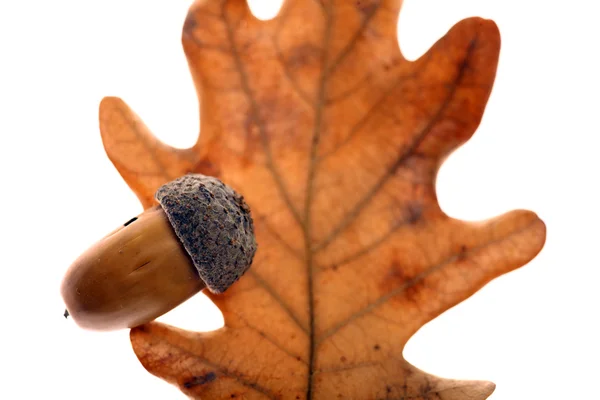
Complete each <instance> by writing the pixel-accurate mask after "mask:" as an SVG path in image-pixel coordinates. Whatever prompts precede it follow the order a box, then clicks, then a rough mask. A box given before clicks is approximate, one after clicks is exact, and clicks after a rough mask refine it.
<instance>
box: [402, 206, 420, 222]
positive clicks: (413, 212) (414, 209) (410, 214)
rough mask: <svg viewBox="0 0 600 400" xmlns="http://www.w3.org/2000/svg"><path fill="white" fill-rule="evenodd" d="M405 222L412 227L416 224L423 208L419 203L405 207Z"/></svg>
mask: <svg viewBox="0 0 600 400" xmlns="http://www.w3.org/2000/svg"><path fill="white" fill-rule="evenodd" d="M406 214H407V215H406V221H407V222H408V223H409V224H411V225H414V224H416V223H417V222H418V221H419V219H420V218H421V215H422V214H423V206H422V205H421V204H420V203H409V204H408V205H407V207H406Z"/></svg>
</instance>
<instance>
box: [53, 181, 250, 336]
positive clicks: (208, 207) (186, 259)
mask: <svg viewBox="0 0 600 400" xmlns="http://www.w3.org/2000/svg"><path fill="white" fill-rule="evenodd" d="M155 198H156V199H157V201H158V202H159V204H160V205H159V206H156V207H153V208H150V209H148V210H146V211H144V212H143V213H142V214H140V215H139V216H138V217H136V218H132V219H131V220H130V221H128V222H127V223H125V224H124V225H123V226H122V227H120V228H118V229H117V230H115V231H114V232H112V233H111V234H109V235H108V236H106V237H104V238H103V239H102V240H100V241H99V242H97V243H96V244H95V245H93V246H92V247H91V248H89V249H88V250H87V251H86V252H84V253H83V254H82V255H81V256H80V257H79V258H77V260H75V262H74V263H73V264H72V265H71V266H70V268H69V269H68V271H67V273H66V275H65V277H64V279H63V282H62V286H61V293H62V296H63V299H64V301H65V305H66V308H67V311H68V314H69V315H70V317H71V318H73V320H74V321H75V322H76V323H77V324H78V325H80V326H81V327H83V328H87V329H94V330H113V329H121V328H132V327H135V326H138V325H142V324H144V323H147V322H149V321H152V320H154V319H156V318H157V317H159V316H160V315H162V314H164V313H166V312H168V311H169V310H171V309H173V308H174V307H176V306H177V305H179V304H181V303H183V302H184V301H185V300H187V299H189V298H190V297H192V296H193V295H194V294H196V293H198V292H199V291H200V290H202V289H204V288H208V290H210V291H211V292H213V293H222V292H224V291H225V290H226V289H227V288H228V287H229V286H231V284H233V283H234V282H235V281H236V280H238V279H239V277H240V276H241V275H242V274H243V273H244V272H246V270H247V269H248V268H249V267H250V265H251V263H252V259H253V257H254V253H255V252H256V240H255V237H254V226H253V221H252V217H251V215H250V209H249V208H248V206H247V205H246V203H245V201H244V199H243V197H242V196H240V195H239V194H237V193H236V192H235V191H233V189H231V188H230V187H228V186H226V185H225V184H223V183H222V182H221V181H219V180H218V179H216V178H212V177H207V176H203V175H199V174H190V175H185V176H183V177H181V178H178V179H176V180H174V181H172V182H169V183H167V184H165V185H163V186H162V187H161V188H159V189H158V191H157V192H156V194H155Z"/></svg>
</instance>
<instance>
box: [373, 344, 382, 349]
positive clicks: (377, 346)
mask: <svg viewBox="0 0 600 400" xmlns="http://www.w3.org/2000/svg"><path fill="white" fill-rule="evenodd" d="M379 349H381V347H380V346H379V345H378V344H376V345H375V346H373V350H379Z"/></svg>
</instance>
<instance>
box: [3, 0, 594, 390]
mask: <svg viewBox="0 0 600 400" xmlns="http://www.w3.org/2000/svg"><path fill="white" fill-rule="evenodd" d="M259 3H260V2H258V1H255V2H251V5H252V7H254V10H255V11H256V12H257V13H260V15H261V16H262V17H267V16H269V15H272V14H273V13H274V12H275V11H276V10H275V6H276V3H277V4H278V3H279V2H270V4H269V7H265V4H266V3H267V1H262V3H263V4H259ZM189 4H190V0H185V1H149V0H145V1H142V0H102V1H75V0H55V1H47V0H32V1H28V2H26V1H4V0H2V1H0V174H1V182H2V189H1V192H0V207H1V208H0V210H1V212H2V217H1V219H0V229H1V233H2V236H1V238H0V249H1V255H2V257H1V265H0V268H2V275H1V276H2V277H1V278H0V296H1V300H2V307H3V308H2V315H1V320H0V321H1V322H0V323H1V327H0V382H1V383H0V398H2V399H34V398H36V399H37V398H57V399H108V398H111V399H142V398H143V399H179V398H184V397H183V395H182V394H181V393H180V392H179V391H178V390H177V389H176V388H174V387H172V386H170V385H168V384H166V383H164V382H163V381H161V380H159V379H157V378H155V377H153V376H152V375H150V374H148V373H147V372H146V371H145V370H144V369H143V367H142V366H141V365H140V364H139V363H138V361H137V359H136V358H135V356H134V354H133V352H132V350H131V348H130V345H129V339H128V332H127V331H119V332H115V333H93V332H86V331H83V330H81V329H79V328H78V327H77V326H76V325H74V324H73V323H72V322H71V321H66V320H65V319H64V318H63V317H62V313H63V305H62V303H61V299H60V296H59V292H58V290H59V285H60V281H61V278H62V275H63V273H64V271H65V269H66V268H67V267H68V265H69V264H70V263H71V261H73V259H74V258H75V257H76V256H78V255H79V254H80V253H81V252H82V251H83V250H85V249H86V248H87V247H88V246H89V245H90V244H92V243H93V242H94V241H96V240H97V239H99V238H100V237H101V236H103V235H104V234H105V233H107V232H109V231H111V230H112V229H114V228H115V227H117V226H118V225H119V224H121V223H123V222H124V221H126V220H128V219H129V218H130V217H132V216H134V215H136V214H138V213H139V212H140V211H141V206H140V205H139V203H138V201H137V199H136V197H135V196H134V195H133V194H132V193H131V192H130V191H129V189H128V187H127V186H126V185H125V183H124V182H123V181H122V179H121V178H120V176H119V175H118V173H117V172H116V170H115V169H114V167H113V166H112V164H111V163H110V162H109V160H108V159H107V157H106V156H105V154H104V151H103V148H102V144H101V141H100V135H99V132H98V123H97V109H98V103H99V101H100V99H101V98H102V97H103V96H106V95H118V96H120V97H123V98H124V99H125V100H126V101H127V102H128V103H129V104H130V105H131V106H132V107H133V109H134V110H136V111H137V112H138V113H139V114H140V115H141V116H142V118H143V119H144V120H145V121H146V123H147V124H148V125H149V126H150V128H151V129H152V130H153V131H154V132H155V134H156V135H157V136H159V137H160V138H161V139H163V140H165V141H167V142H168V143H170V144H172V145H175V146H179V147H186V146H190V145H191V144H192V143H193V142H194V141H195V138H196V135H197V133H198V126H199V123H198V118H199V117H198V111H197V107H198V104H197V99H196V97H195V92H194V88H193V86H192V82H191V78H190V76H189V73H188V67H187V64H186V61H185V58H184V55H183V52H182V50H181V46H180V30H181V25H182V23H183V20H184V17H185V14H186V11H187V8H188V6H189ZM594 4H595V3H594V2H587V3H586V2H585V1H584V0H579V1H570V2H558V1H543V2H542V1H533V0H532V1H526V2H525V1H517V0H494V1H491V0H453V1H447V0H407V1H406V2H405V6H404V10H403V13H402V16H401V18H400V28H399V33H400V38H401V39H400V42H401V47H402V49H403V51H404V53H405V54H406V55H407V56H408V57H409V58H416V57H418V56H419V55H420V54H422V53H423V52H424V51H425V50H426V49H427V48H428V47H429V46H430V45H431V44H432V43H433V42H434V41H435V40H437V39H438V38H439V37H441V36H442V35H443V34H444V33H445V32H446V31H447V30H448V29H449V28H450V27H451V26H452V25H453V24H454V23H455V22H457V21H458V20H460V19H462V18H465V17H468V16H472V15H480V16H484V17H487V18H492V19H494V20H495V21H496V22H497V23H498V25H499V27H500V30H501V33H502V42H503V44H502V53H501V58H500V66H499V70H498V76H497V80H496V84H495V88H494V91H493V93H492V96H491V99H490V101H489V104H488V108H487V111H486V114H485V117H484V119H483V122H482V124H481V126H480V128H479V130H478V132H477V133H476V135H475V136H474V138H473V139H472V140H471V141H470V142H469V143H468V144H467V145H465V146H464V147H463V148H461V149H459V150H458V151H457V152H455V153H454V154H453V155H452V156H451V157H450V158H449V159H448V161H447V162H446V164H445V165H444V166H443V167H442V170H441V173H440V179H439V183H438V191H439V195H440V201H441V205H442V207H443V208H444V210H446V211H447V212H448V213H449V214H450V215H452V216H454V217H459V218H463V219H468V220H477V219H483V218H488V217H491V216H494V215H497V214H499V213H503V212H505V211H507V210H510V209H514V208H528V209H532V210H535V211H536V212H538V213H539V215H540V216H541V217H542V218H543V219H544V220H545V222H546V223H547V226H548V239H547V243H546V247H545V249H544V250H543V252H542V253H541V254H540V255H539V257H538V258H536V259H535V261H533V262H531V263H530V264H529V265H527V266H526V267H524V268H522V269H520V270H517V271H515V272H513V273H510V274H508V275H505V276H503V277H501V278H499V279H497V280H495V281H494V282H492V283H491V284H489V285H488V286H486V287H485V288H484V289H483V290H481V291H480V292H479V293H477V294H476V295H475V296H473V297H472V298H471V299H469V300H468V301H465V302H464V303H462V304H460V305H459V306H457V307H455V308H454V309H452V310H450V311H448V312H446V313H445V314H444V315H442V316H441V317H439V318H438V319H437V320H435V321H433V322H432V323H430V324H428V325H427V326H425V327H424V328H423V329H422V330H421V331H420V332H419V333H418V334H417V335H416V336H415V337H414V338H413V339H412V340H411V341H410V342H409V344H408V346H407V348H406V352H405V355H406V357H407V359H408V360H409V361H411V362H412V363H414V364H415V365H416V366H418V367H420V368H422V369H424V370H427V371H429V372H431V373H435V374H438V375H442V376H447V377H453V378H465V379H485V380H491V381H494V382H495V383H496V384H497V385H498V387H497V389H496V392H495V394H494V395H493V396H492V397H491V398H492V399H494V400H500V399H502V400H504V399H507V400H508V399H510V400H518V399H567V398H568V399H575V398H590V399H591V398H600V397H599V396H600V394H598V391H597V382H598V379H599V378H598V374H599V372H600V367H599V361H598V360H599V359H600V346H599V344H598V341H599V338H600V329H599V328H598V319H599V312H598V306H600V294H599V291H598V290H597V286H598V278H599V274H598V268H599V267H600V265H599V262H598V256H597V254H598V252H597V249H598V247H599V243H598V242H599V240H600V235H599V234H598V226H599V225H598V224H599V223H600V218H599V216H598V215H599V214H598V208H597V207H598V205H599V204H600V196H599V195H598V186H599V185H600V180H599V179H598V173H599V172H600V162H599V161H598V158H597V154H598V141H597V138H598V134H599V133H600V128H599V127H598V115H600V100H599V98H598V93H599V91H600V80H599V78H598V71H600V62H599V60H598V58H597V54H598V52H599V51H600V45H599V44H598V39H600V28H598V26H599V25H598V24H597V20H596V17H597V15H598V14H597V12H596V11H595V8H594V7H595V6H594ZM162 320H165V321H168V322H170V323H173V324H175V325H179V326H184V327H190V328H192V329H213V328H217V327H218V326H220V324H222V319H221V317H220V313H219V312H218V311H217V310H216V309H215V307H214V306H212V305H211V304H209V302H208V301H207V300H206V299H205V298H204V297H203V296H202V295H199V296H197V297H196V298H194V299H193V300H191V301H189V302H188V303H186V304H184V305H183V306H182V307H180V308H178V309H176V310H175V311H174V312H172V313H170V314H168V315H167V316H165V317H164V318H162Z"/></svg>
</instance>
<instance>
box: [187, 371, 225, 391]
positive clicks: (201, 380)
mask: <svg viewBox="0 0 600 400" xmlns="http://www.w3.org/2000/svg"><path fill="white" fill-rule="evenodd" d="M215 379H217V374H215V373H214V372H209V373H208V374H206V375H200V376H193V377H192V378H191V379H190V380H188V381H187V382H184V383H183V386H184V387H185V388H186V389H189V388H192V387H194V386H198V385H204V384H206V383H209V382H212V381H214V380H215Z"/></svg>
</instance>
